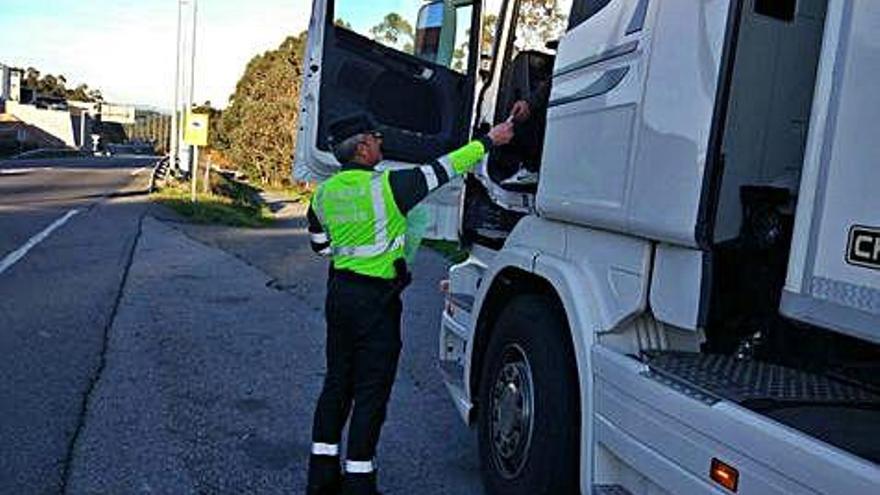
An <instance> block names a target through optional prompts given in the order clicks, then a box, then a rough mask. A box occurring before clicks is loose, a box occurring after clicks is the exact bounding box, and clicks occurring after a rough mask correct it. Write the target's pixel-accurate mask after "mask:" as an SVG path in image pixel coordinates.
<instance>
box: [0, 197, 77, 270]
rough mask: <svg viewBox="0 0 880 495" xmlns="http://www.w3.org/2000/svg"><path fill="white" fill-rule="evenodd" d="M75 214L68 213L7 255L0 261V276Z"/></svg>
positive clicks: (72, 211)
mask: <svg viewBox="0 0 880 495" xmlns="http://www.w3.org/2000/svg"><path fill="white" fill-rule="evenodd" d="M77 213H79V210H70V211H68V212H67V213H66V214H65V215H64V216H63V217H61V218H59V219H58V220H55V221H54V222H52V225H50V226H48V227H46V228H45V229H43V231H42V232H40V233H39V234H37V235H35V236H33V237H31V238H30V240H28V241H27V242H26V243H25V245H24V246H22V247H20V248H18V249H16V250H15V251H13V252H11V253H9V254H8V255H7V256H6V257H5V258H3V260H2V261H0V274H2V273H3V272H5V271H6V270H8V269H9V268H10V267H12V265H14V264H16V263H17V262H18V261H19V260H20V259H22V258H24V256H25V255H26V254H27V253H28V251H30V250H31V249H33V248H34V246H36V245H37V244H39V243H41V242H43V241H44V240H46V238H47V237H49V235H50V234H51V233H52V232H54V231H55V229H57V228H58V227H61V226H62V225H64V224H65V223H67V221H68V220H70V218H71V217H73V216H74V215H76V214H77Z"/></svg>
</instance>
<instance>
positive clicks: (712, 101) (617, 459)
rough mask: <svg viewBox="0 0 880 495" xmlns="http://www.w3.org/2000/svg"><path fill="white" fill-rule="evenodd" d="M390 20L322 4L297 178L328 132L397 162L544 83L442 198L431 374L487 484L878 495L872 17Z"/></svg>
mask: <svg viewBox="0 0 880 495" xmlns="http://www.w3.org/2000/svg"><path fill="white" fill-rule="evenodd" d="M355 3H358V4H359V5H358V6H354V4H355ZM382 3H383V2H382V1H381V0H374V1H373V2H366V3H360V0H356V1H355V0H336V1H335V2H334V1H331V0H315V3H314V10H313V13H312V24H311V26H310V34H309V47H308V51H307V62H306V63H307V68H306V74H305V77H304V86H303V100H302V101H303V104H302V108H301V112H302V114H301V124H302V125H301V128H300V134H299V137H298V144H297V152H296V153H297V155H296V158H295V165H296V167H297V169H298V170H299V171H300V173H301V174H302V172H303V171H305V170H306V169H308V170H310V171H311V173H312V174H318V175H320V174H326V173H328V172H329V171H330V170H332V167H333V166H334V165H333V162H332V157H331V156H330V155H329V154H328V153H327V149H326V147H325V146H324V145H323V141H322V136H323V132H324V129H325V126H326V122H327V121H328V120H329V119H330V118H332V117H333V116H335V115H338V114H342V113H345V112H349V111H353V110H363V111H368V112H370V113H372V114H373V115H374V116H375V117H376V118H377V119H378V120H379V121H380V122H381V123H382V124H384V126H386V128H385V129H384V130H385V131H386V132H385V134H386V136H387V139H386V145H387V146H386V148H387V151H388V153H386V154H387V155H388V157H389V158H390V159H391V160H393V161H396V162H398V163H397V164H396V165H395V164H392V165H394V166H406V164H407V163H418V162H420V161H424V160H427V159H430V158H432V157H433V156H436V155H437V154H439V153H440V152H441V151H445V150H446V149H449V148H451V147H453V146H454V145H456V144H459V143H461V142H463V141H464V140H466V139H468V137H469V136H471V135H473V134H476V133H479V132H482V131H483V130H484V129H485V128H486V127H487V125H488V124H490V123H492V122H493V121H495V122H497V121H499V120H503V119H504V118H505V117H506V113H507V112H509V111H510V104H511V103H512V102H513V101H514V100H516V99H519V98H521V97H522V96H523V95H525V94H527V93H528V92H529V91H531V90H533V89H534V86H535V85H536V84H540V81H541V80H547V79H550V80H552V90H551V92H550V98H549V103H548V104H547V111H546V115H544V113H543V112H534V113H535V115H533V116H532V119H534V122H536V123H537V124H539V125H540V126H539V127H540V128H539V129H537V130H535V129H531V130H526V132H522V133H519V134H518V138H517V139H519V142H518V143H514V145H513V146H511V147H509V148H508V149H498V150H494V151H493V153H492V154H491V155H490V156H489V157H488V158H487V160H486V161H485V162H484V163H483V164H481V166H480V167H479V169H478V171H477V172H476V173H474V174H472V175H469V176H468V177H467V178H466V179H465V181H464V184H463V186H461V185H459V186H458V187H457V188H456V187H455V186H453V187H451V188H450V190H449V191H446V192H445V194H447V195H448V196H447V197H449V196H453V197H460V198H461V200H460V202H459V205H460V212H461V216H460V224H459V225H458V226H457V227H458V230H459V233H460V239H461V241H462V243H463V244H464V245H465V246H466V247H468V249H469V252H470V257H469V259H468V260H467V261H465V262H463V263H461V264H458V265H455V266H453V267H452V268H451V269H450V272H449V281H448V285H447V288H446V303H445V307H444V310H443V316H442V328H441V330H440V341H439V344H440V345H439V353H440V367H441V369H442V371H443V375H444V378H445V380H446V384H447V388H448V390H449V392H450V393H451V395H452V398H453V400H454V402H455V405H456V406H457V408H458V410H459V411H460V412H461V415H462V417H463V418H464V420H465V421H466V422H467V423H468V424H475V425H476V427H477V429H478V433H479V434H478V439H479V447H480V459H481V465H482V470H483V475H484V482H485V486H486V489H487V492H489V493H492V494H499V495H501V494H505V495H506V494H566V493H578V492H579V493H584V494H588V493H620V494H626V493H633V494H635V493H639V494H642V493H644V494H661V493H671V494H696V493H715V494H722V493H746V494H777V493H779V494H782V493H825V494H876V493H880V466H878V463H880V192H878V188H880V123H878V122H880V90H878V88H880V2H878V1H875V0H574V1H573V2H571V3H572V5H571V6H570V9H571V10H570V11H566V12H565V14H566V16H565V17H566V18H567V22H565V28H566V29H565V30H564V33H562V34H561V36H560V38H559V40H558V43H556V42H553V43H548V44H547V47H548V48H547V49H545V50H541V49H538V50H535V49H528V47H523V46H522V44H518V41H521V40H517V39H516V38H517V35H519V36H520V37H521V36H522V31H521V30H518V26H517V23H518V22H522V21H518V20H519V19H520V18H521V16H520V15H519V12H518V10H519V9H522V8H525V7H526V6H528V5H529V4H532V5H533V4H535V3H537V2H535V1H531V2H530V1H529V0H498V1H487V2H481V1H457V0H446V1H438V2H432V3H429V4H427V5H423V6H421V10H418V7H419V5H416V7H414V8H415V9H416V11H417V14H416V15H415V16H414V17H415V18H416V19H417V21H416V22H415V23H414V24H415V26H416V28H415V29H414V36H413V38H414V39H413V41H414V43H412V44H411V45H406V43H405V40H401V39H400V37H398V38H397V39H392V38H393V36H392V37H388V36H384V35H385V34H387V30H386V31H382V30H381V29H379V30H370V29H366V27H368V26H367V25H368V24H370V25H371V23H370V22H361V21H358V19H360V17H358V16H361V17H363V16H365V15H367V14H366V12H368V11H370V10H371V8H373V7H375V9H381V4H382ZM391 3H394V4H400V3H405V2H391ZM412 3H414V4H420V2H412ZM540 3H544V2H540ZM334 4H336V5H334ZM346 4H347V5H348V7H350V8H351V10H350V12H349V14H350V15H349V17H346V16H342V15H339V14H340V13H341V12H343V10H344V9H343V10H340V8H342V7H345V5H346ZM548 4H553V5H558V2H549V3H548ZM334 7H335V8H336V10H334ZM547 11H548V13H552V9H549V8H548V10H547ZM384 13H385V12H382V14H383V15H384ZM378 18H379V19H381V15H380V16H379V17H378ZM350 19H351V20H355V22H351V20H350ZM487 19H493V20H494V19H497V21H496V22H494V23H493V22H487ZM386 25H387V23H386ZM468 26H470V27H469V28H468ZM397 27H398V30H397V31H396V32H397V34H398V35H399V34H400V33H401V32H405V31H406V30H405V29H400V25H399V24H398V25H397ZM358 33H361V34H358ZM363 34H366V36H364V35H363ZM370 35H372V36H370ZM371 38H373V39H371ZM376 39H378V41H376ZM487 44H488V45H490V46H491V49H489V50H487V49H486V45H487ZM458 47H466V48H467V50H465V53H464V54H462V52H461V50H460V49H458ZM457 49H458V50H459V51H457V52H456V50H457ZM554 52H555V53H554ZM456 58H457V59H458V62H461V60H462V58H463V59H464V60H465V62H466V63H464V64H462V63H458V64H457V65H456ZM544 119H546V121H545V120H544ZM526 127H527V126H526ZM536 157H537V158H536ZM536 159H537V160H538V163H537V164H534V163H533V164H531V165H532V166H535V165H537V166H539V170H540V176H539V177H540V178H539V180H538V183H537V186H536V187H533V186H530V185H528V184H525V185H517V184H513V185H511V184H507V183H504V182H505V181H503V179H504V178H505V177H506V176H507V175H508V174H509V173H510V172H511V171H515V170H516V168H517V166H519V165H520V164H522V163H523V162H525V161H528V160H536ZM447 203H448V200H447Z"/></svg>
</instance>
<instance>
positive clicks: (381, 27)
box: [370, 12, 415, 53]
mask: <svg viewBox="0 0 880 495" xmlns="http://www.w3.org/2000/svg"><path fill="white" fill-rule="evenodd" d="M370 34H372V35H373V40H375V41H378V42H379V43H382V44H383V45H387V46H392V47H395V48H399V49H402V50H403V51H404V52H406V53H413V47H414V46H415V45H414V44H415V31H414V30H413V27H412V24H410V23H409V22H408V21H407V20H406V19H404V18H403V17H401V16H400V14H398V13H396V12H391V13H390V14H388V15H386V16H385V18H384V19H382V22H380V23H379V24H376V25H375V26H373V27H372V28H370Z"/></svg>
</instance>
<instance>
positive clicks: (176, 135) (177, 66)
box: [169, 0, 182, 170]
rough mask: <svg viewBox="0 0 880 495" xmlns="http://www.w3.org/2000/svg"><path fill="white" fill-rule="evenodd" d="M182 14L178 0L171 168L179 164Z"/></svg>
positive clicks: (175, 167)
mask: <svg viewBox="0 0 880 495" xmlns="http://www.w3.org/2000/svg"><path fill="white" fill-rule="evenodd" d="M181 15H182V5H181V2H180V1H179V0H178V2H177V44H176V45H175V46H174V52H175V53H174V105H172V107H171V135H170V136H169V138H170V139H169V142H170V147H171V150H170V154H169V160H170V161H171V168H172V169H174V170H177V169H178V167H179V166H180V165H179V163H178V162H177V148H178V143H179V138H180V136H179V130H178V121H179V118H180V117H179V115H180V114H179V110H180V31H181V22H180V21H181V19H180V17H181Z"/></svg>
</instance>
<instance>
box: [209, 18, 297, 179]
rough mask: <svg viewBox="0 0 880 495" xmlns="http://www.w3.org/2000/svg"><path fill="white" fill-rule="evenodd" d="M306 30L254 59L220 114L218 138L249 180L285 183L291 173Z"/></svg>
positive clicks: (235, 164)
mask: <svg viewBox="0 0 880 495" xmlns="http://www.w3.org/2000/svg"><path fill="white" fill-rule="evenodd" d="M305 44H306V33H302V34H300V35H299V36H290V37H288V38H287V39H285V40H284V41H283V42H282V43H281V45H280V46H279V47H278V49H276V50H270V51H267V52H265V53H263V54H262V55H258V56H256V57H254V58H253V59H251V61H250V62H249V63H248V65H247V68H246V69H245V71H244V75H242V77H241V79H240V80H239V81H238V84H237V85H236V88H235V93H234V94H233V95H232V96H231V97H230V99H229V106H228V107H227V108H226V110H225V111H224V112H223V114H222V117H221V118H220V120H221V122H220V125H221V126H222V128H221V130H220V131H219V132H218V140H217V141H216V142H215V144H216V145H217V146H218V147H220V148H221V149H222V151H223V152H224V154H225V155H226V157H227V158H229V160H230V161H231V162H232V164H234V166H235V167H237V168H238V169H239V170H241V171H242V172H244V173H245V174H247V175H248V176H249V177H250V179H251V180H253V181H255V182H259V183H260V184H262V185H270V184H271V185H283V184H285V183H287V182H289V180H290V178H291V168H290V165H291V157H292V156H293V147H294V139H295V132H296V128H297V116H298V112H297V108H298V106H299V83H300V79H301V76H302V60H303V52H304V50H305Z"/></svg>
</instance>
